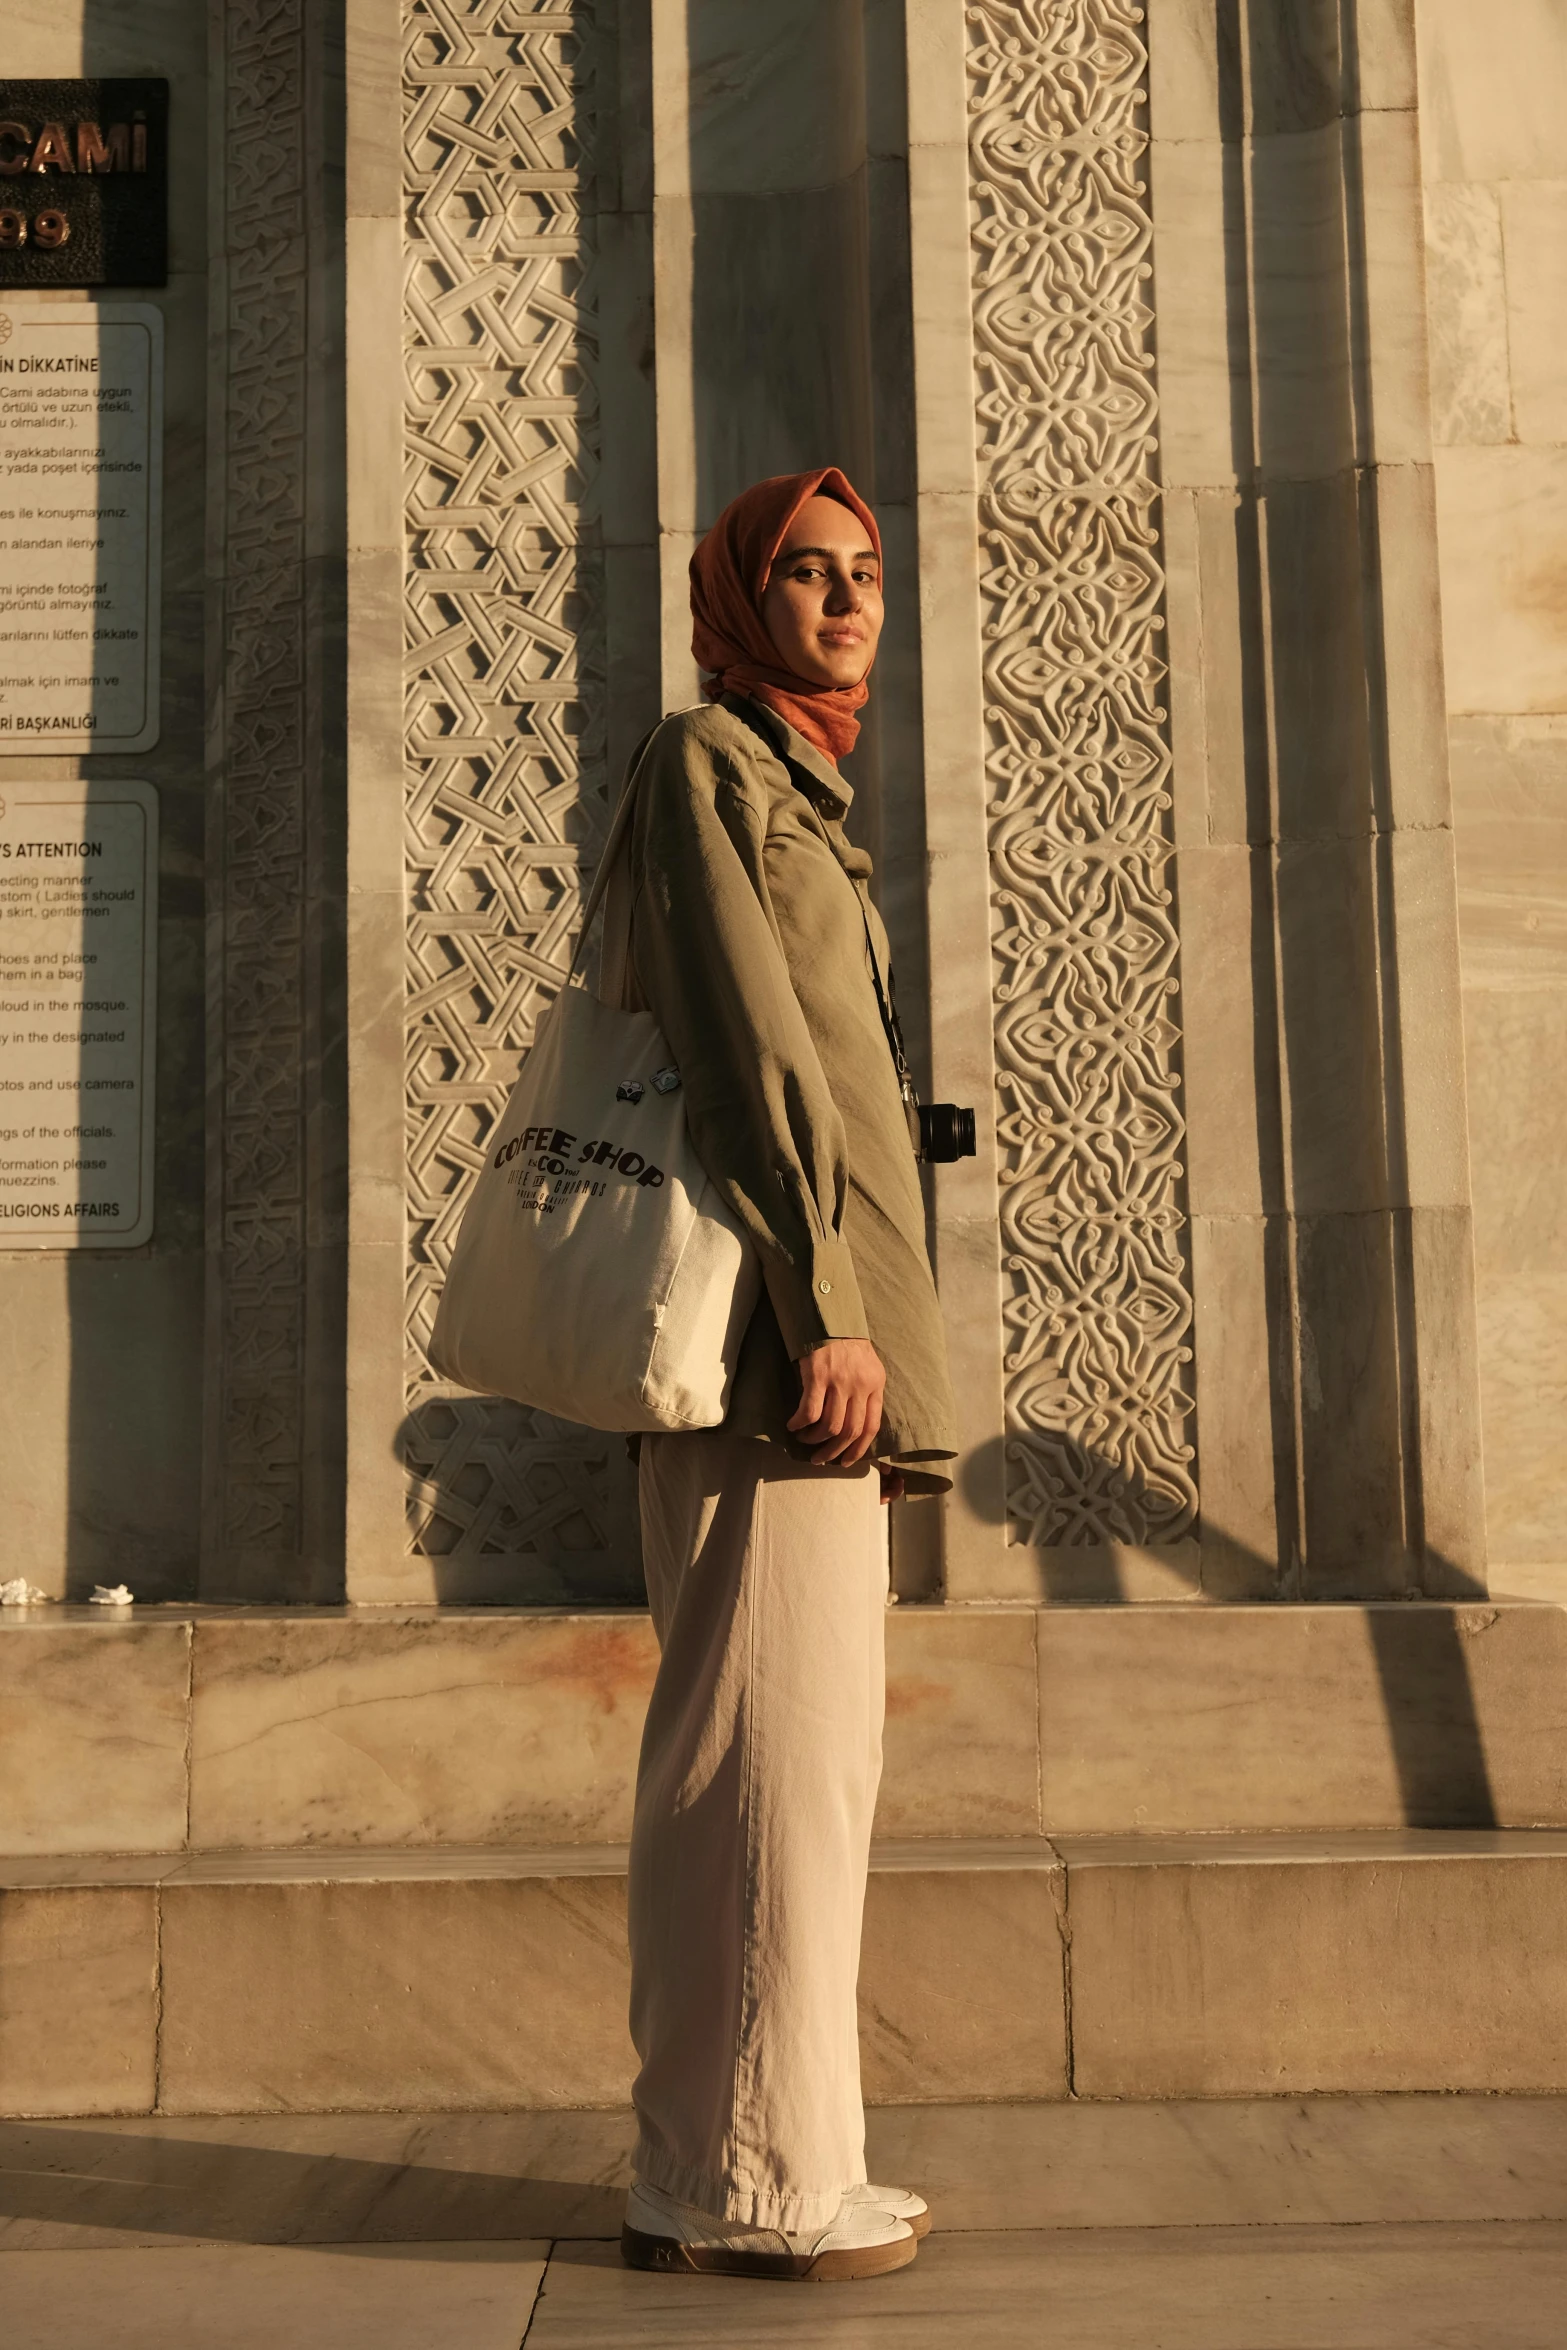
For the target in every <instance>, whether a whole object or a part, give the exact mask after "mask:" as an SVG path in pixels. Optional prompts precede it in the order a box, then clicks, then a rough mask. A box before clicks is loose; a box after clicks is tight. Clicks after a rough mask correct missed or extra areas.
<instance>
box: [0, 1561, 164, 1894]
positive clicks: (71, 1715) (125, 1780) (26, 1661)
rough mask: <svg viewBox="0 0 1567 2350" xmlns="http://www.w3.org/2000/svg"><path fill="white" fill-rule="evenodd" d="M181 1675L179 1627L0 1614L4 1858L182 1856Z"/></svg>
mask: <svg viewBox="0 0 1567 2350" xmlns="http://www.w3.org/2000/svg"><path fill="white" fill-rule="evenodd" d="M83 1612H84V1613H86V1612H88V1611H86V1610H84V1611H83ZM91 1612H92V1613H94V1614H97V1613H100V1612H102V1611H99V1610H96V1609H94V1610H92V1611H91ZM19 1614H20V1616H21V1620H20V1621H18V1620H17V1616H18V1615H19ZM189 1675H190V1627H189V1625H188V1624H181V1623H174V1624H159V1623H148V1622H141V1623H118V1624H117V1623H105V1624H78V1623H66V1624H61V1623H58V1622H51V1621H50V1620H49V1618H48V1617H46V1616H42V1615H40V1614H38V1613H36V1612H35V1611H33V1610H31V1609H29V1610H26V1611H15V1610H12V1609H9V1608H8V1609H7V1610H6V1611H5V1615H4V1617H0V1785H3V1786H4V1788H5V1796H6V1799H5V1809H4V1814H3V1817H0V1844H3V1845H4V1847H5V1849H6V1851H7V1852H10V1853H23V1852H40V1853H65V1852H167V1851H171V1850H173V1849H174V1848H175V1847H177V1846H178V1845H180V1844H182V1843H183V1842H184V1839H185V1811H186V1779H185V1733H186V1694H187V1687H188V1682H189Z"/></svg>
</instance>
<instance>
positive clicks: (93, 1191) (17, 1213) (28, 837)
mask: <svg viewBox="0 0 1567 2350" xmlns="http://www.w3.org/2000/svg"><path fill="white" fill-rule="evenodd" d="M157 877H158V808H157V796H156V794H155V793H154V791H153V789H152V786H151V785H150V784H145V783H107V782H103V783H100V782H98V781H96V780H94V781H93V782H91V783H37V784H32V783H25V784H10V783H8V784H7V785H6V786H5V789H4V793H3V797H0V1248H134V1247H135V1246H136V1245H137V1244H138V1243H139V1242H141V1241H144V1240H146V1239H148V1238H149V1237H150V1236H151V1232H152V1145H153V1119H152V1087H153V1067H154V1047H155V1042H156V1036H155V1030H156V1022H155V1020H154V1016H153V1014H154V996H155V988H156V981H157V937H158V921H157V915H158V906H157Z"/></svg>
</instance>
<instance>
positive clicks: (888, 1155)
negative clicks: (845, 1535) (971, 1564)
mask: <svg viewBox="0 0 1567 2350" xmlns="http://www.w3.org/2000/svg"><path fill="white" fill-rule="evenodd" d="M742 709H743V710H744V711H745V712H746V717H741V716H740V715H738V714H737V713H738V712H739V711H740V710H742ZM747 718H749V719H751V720H752V723H750V724H748V723H747ZM758 724H759V725H760V726H761V727H763V728H764V729H765V731H766V738H767V739H766V740H764V739H762V738H761V737H760V736H759V735H758V733H757V732H756V731H755V726H756V725H758ZM769 743H771V744H772V745H774V746H775V748H774V749H772V750H770V749H769V747H768V746H769ZM851 796H852V794H851V790H850V787H849V785H848V784H847V783H846V782H845V781H844V779H843V777H842V776H841V775H840V774H839V773H838V771H837V769H836V768H835V767H834V766H833V765H832V763H831V761H830V760H828V759H825V758H823V757H822V756H821V754H820V753H819V752H817V751H815V750H813V749H812V747H811V746H810V744H808V743H807V742H805V741H804V740H803V738H802V737H801V736H799V735H797V734H796V733H795V732H794V731H793V729H792V728H791V727H789V726H787V725H786V724H785V723H784V721H783V720H782V719H780V718H778V717H776V716H775V715H774V714H773V713H772V712H771V711H768V710H765V709H763V708H762V707H761V706H760V705H758V704H755V703H750V702H746V703H740V702H732V703H730V704H729V705H728V706H726V705H725V704H722V703H716V704H708V705H706V706H704V707H703V708H701V709H697V710H685V711H682V712H680V714H679V715H678V716H676V717H673V718H666V719H665V721H664V723H663V725H662V726H660V727H659V728H658V729H657V731H656V733H655V734H654V736H653V737H652V740H651V743H650V744H649V746H648V749H647V752H646V754H645V757H644V760H643V762H642V766H641V769H640V773H639V780H638V784H637V803H636V807H635V810H634V812H633V817H632V825H631V834H632V840H631V859H630V894H631V932H630V947H631V970H630V971H629V973H628V974H627V982H626V985H627V992H628V997H629V1000H631V1001H632V1002H635V1001H637V1000H638V999H640V1001H641V1002H643V1003H645V1004H646V1005H647V1007H648V1009H649V1010H650V1011H651V1012H652V1013H653V1015H654V1017H655V1018H656V1019H657V1021H658V1023H659V1026H660V1027H661V1028H662V1029H663V1031H664V1034H665V1036H666V1037H667V1038H668V1040H669V1045H670V1049H671V1051H672V1053H673V1055H674V1058H675V1061H676V1063H677V1064H678V1066H679V1069H680V1075H681V1082H682V1087H683V1092H684V1100H685V1110H686V1120H687V1124H688V1126H689V1128H690V1132H691V1139H692V1142H693V1144H694V1145H695V1148H696V1152H697V1155H698V1157H699V1158H700V1159H701V1161H702V1164H703V1166H704V1167H705V1168H706V1169H707V1172H708V1174H709V1175H710V1176H711V1178H712V1180H713V1181H714V1183H716V1184H717V1186H718V1188H719V1190H720V1191H721V1192H722V1194H723V1196H724V1198H725V1199H726V1200H727V1202H728V1204H729V1206H730V1207H731V1208H732V1209H733V1211H734V1213H735V1214H736V1215H737V1216H738V1218H739V1219H740V1222H741V1223H742V1224H743V1226H744V1227H745V1230H746V1232H747V1233H748V1234H749V1236H750V1238H751V1240H752V1242H753V1243H754V1245H755V1247H756V1250H757V1254H758V1256H759V1257H760V1259H761V1267H762V1278H763V1288H762V1295H761V1299H760V1301H759V1303H758V1305H757V1308H756V1312H755V1314H754V1316H753V1318H752V1321H751V1324H750V1328H749V1330H748V1331H747V1334H746V1337H745V1340H744V1343H743V1346H742V1349H741V1356H740V1362H739V1365H738V1367H737V1370H736V1374H735V1384H734V1389H733V1392H732V1397H731V1401H730V1407H729V1413H728V1417H727V1418H726V1420H725V1422H724V1425H725V1428H726V1429H727V1430H729V1431H730V1432H731V1433H732V1434H734V1435H739V1436H761V1437H767V1438H770V1439H772V1440H773V1441H774V1442H778V1443H783V1444H786V1445H788V1446H789V1448H790V1450H791V1451H794V1452H797V1453H798V1452H799V1451H800V1450H801V1447H800V1445H799V1442H798V1440H797V1439H796V1438H794V1437H792V1436H791V1435H790V1434H789V1432H788V1429H787V1426H786V1423H787V1421H788V1420H789V1418H790V1416H791V1415H792V1414H793V1412H794V1411H795V1410H796V1408H797V1407H798V1404H799V1401H800V1375H799V1371H798V1369H797V1368H796V1363H797V1360H798V1358H799V1357H800V1356H801V1355H804V1354H807V1353H808V1352H810V1350H811V1349H812V1348H813V1347H816V1346H820V1345H822V1344H823V1343H824V1342H825V1341H826V1340H828V1339H832V1338H868V1339H870V1341H871V1343H872V1344H873V1345H874V1346H875V1348H876V1351H877V1353H878V1354H879V1355H880V1357H881V1359H882V1362H883V1364H884V1365H885V1367H886V1373H887V1387H886V1394H885V1397H884V1400H883V1406H882V1411H883V1417H882V1427H881V1433H880V1435H879V1436H878V1438H877V1440H876V1444H875V1448H874V1449H875V1454H876V1457H877V1458H878V1459H880V1460H884V1461H886V1462H888V1463H889V1464H896V1465H897V1466H898V1467H900V1468H902V1469H903V1470H904V1472H905V1475H906V1477H907V1481H908V1485H909V1489H910V1491H919V1492H940V1491H944V1490H945V1489H946V1488H947V1487H948V1486H949V1485H950V1483H951V1479H950V1477H948V1476H946V1475H945V1474H944V1473H943V1472H942V1471H941V1470H940V1468H939V1467H938V1466H937V1465H936V1464H938V1463H939V1462H941V1461H944V1460H950V1459H951V1458H952V1457H953V1455H954V1453H955V1451H956V1443H955V1437H954V1413H953V1405H952V1392H951V1386H950V1382H949V1379H948V1374H947V1356H946V1343H945V1338H944V1334H943V1331H942V1324H941V1312H940V1308H939V1306H938V1304H937V1301H936V1290H935V1284H934V1282H933V1280H932V1278H931V1271H930V1260H929V1257H928V1255H927V1253H926V1247H925V1208H924V1201H923V1198H922V1196H921V1192H920V1182H919V1174H918V1169H917V1166H916V1162H915V1158H914V1151H913V1146H912V1144H911V1142H910V1139H909V1129H908V1120H907V1116H906V1113H905V1110H904V1105H903V1099H902V1094H901V1091H900V1088H899V1082H898V1075H897V1070H896V1068H895V1065H894V1062H893V1058H892V1051H891V1047H890V1045H889V1043H888V1040H887V1033H886V1029H885V1027H884V1025H883V1022H882V1017H881V1010H880V1006H879V1004H878V1001H877V994H876V984H875V978H874V976H873V972H872V967H871V961H870V955H871V951H872V946H871V941H874V951H875V954H876V957H877V962H878V965H879V967H880V971H881V974H882V977H883V981H884V982H885V979H886V974H887V970H888V956H887V940H886V933H885V932H884V930H883V929H882V926H881V920H880V917H879V915H878V914H877V912H876V909H875V907H874V906H873V905H872V904H871V902H870V898H869V894H868V891H867V886H866V885H867V882H868V880H869V877H870V873H871V861H870V859H869V857H867V856H866V855H865V853H864V852H863V850H860V849H856V848H854V847H853V846H852V845H851V844H850V842H849V840H848V838H847V836H846V835H845V833H844V829H843V820H844V817H845V816H846V814H847V813H848V809H849V804H850V800H851ZM867 932H869V937H868V935H867Z"/></svg>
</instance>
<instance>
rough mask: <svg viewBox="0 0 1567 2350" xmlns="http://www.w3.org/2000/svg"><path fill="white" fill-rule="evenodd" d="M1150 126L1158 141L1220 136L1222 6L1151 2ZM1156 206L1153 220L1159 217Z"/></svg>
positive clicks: (1201, 0)
mask: <svg viewBox="0 0 1567 2350" xmlns="http://www.w3.org/2000/svg"><path fill="white" fill-rule="evenodd" d="M1146 14H1147V25H1148V30H1147V33H1146V35H1145V38H1146V40H1147V43H1148V123H1149V128H1150V130H1151V131H1152V133H1153V136H1154V138H1155V139H1156V140H1174V139H1192V140H1195V139H1212V140H1217V138H1218V137H1219V134H1220V128H1221V117H1220V112H1219V89H1220V78H1221V76H1220V52H1221V41H1220V35H1219V23H1218V4H1217V0H1147V11H1146ZM1158 210H1159V207H1158V203H1157V200H1156V201H1155V205H1154V215H1155V218H1156V219H1157V217H1158Z"/></svg>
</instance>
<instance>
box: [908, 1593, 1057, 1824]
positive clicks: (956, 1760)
mask: <svg viewBox="0 0 1567 2350" xmlns="http://www.w3.org/2000/svg"><path fill="white" fill-rule="evenodd" d="M1034 1622H1035V1619H1034V1615H1033V1612H1032V1610H1025V1609H1016V1610H998V1611H995V1612H992V1611H991V1610H989V1609H986V1610H984V1611H973V1612H970V1611H968V1610H958V1609H954V1610H951V1611H948V1610H945V1609H942V1608H908V1607H900V1608H896V1609H894V1610H893V1612H892V1613H891V1614H890V1615H889V1616H888V1618H887V1727H886V1736H885V1743H884V1754H885V1764H884V1769H883V1773H882V1787H881V1801H880V1803H879V1805H878V1807H877V1813H876V1832H877V1834H878V1835H881V1836H1027V1835H1033V1834H1035V1833H1037V1831H1038V1828H1039V1740H1038V1724H1037V1719H1036V1710H1037V1709H1036V1699H1035V1672H1034Z"/></svg>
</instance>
